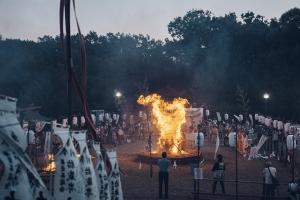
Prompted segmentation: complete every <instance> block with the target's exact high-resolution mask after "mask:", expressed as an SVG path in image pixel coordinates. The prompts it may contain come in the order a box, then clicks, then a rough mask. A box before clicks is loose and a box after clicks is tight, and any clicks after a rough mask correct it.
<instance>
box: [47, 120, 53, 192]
mask: <svg viewBox="0 0 300 200" xmlns="http://www.w3.org/2000/svg"><path fill="white" fill-rule="evenodd" d="M53 133H54V130H53V121H51V133H50V152H49V153H50V183H49V184H50V186H49V189H50V194H51V195H53V192H52V186H53V185H52V178H53V177H52V162H54V160H53V158H54V155H53V149H52V140H53ZM47 153H48V152H47Z"/></svg>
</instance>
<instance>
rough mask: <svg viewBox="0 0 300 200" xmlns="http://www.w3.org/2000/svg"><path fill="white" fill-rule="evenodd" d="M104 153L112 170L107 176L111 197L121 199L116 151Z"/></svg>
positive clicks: (121, 192)
mask: <svg viewBox="0 0 300 200" xmlns="http://www.w3.org/2000/svg"><path fill="white" fill-rule="evenodd" d="M106 154H107V156H108V157H109V160H110V163H111V166H112V170H111V172H110V174H109V176H108V188H109V190H110V194H111V199H118V200H123V191H122V186H121V180H120V172H119V165H118V160H117V152H115V151H109V152H107V153H106Z"/></svg>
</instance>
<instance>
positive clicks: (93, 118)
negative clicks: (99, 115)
mask: <svg viewBox="0 0 300 200" xmlns="http://www.w3.org/2000/svg"><path fill="white" fill-rule="evenodd" d="M91 117H92V120H93V123H94V124H95V123H96V116H95V115H94V114H91Z"/></svg>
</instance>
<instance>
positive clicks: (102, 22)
mask: <svg viewBox="0 0 300 200" xmlns="http://www.w3.org/2000/svg"><path fill="white" fill-rule="evenodd" d="M59 2H60V1H59V0H0V34H1V35H2V37H5V38H19V39H21V40H26V39H28V40H34V41H36V40H37V38H38V37H43V36H44V35H50V36H56V35H58V34H59ZM294 7H298V8H300V0H205V1H204V0H77V1H76V12H77V17H78V20H79V24H80V27H81V30H82V33H83V34H87V33H88V32H89V31H95V32H97V33H98V35H105V34H106V33H109V32H112V33H117V32H121V33H126V34H128V33H130V34H143V35H147V34H148V35H150V37H151V38H155V39H161V40H164V39H165V38H166V37H168V38H170V35H169V33H168V28H167V25H168V23H169V22H170V21H172V20H173V19H174V18H175V17H179V16H181V17H182V16H184V15H185V14H186V13H187V11H189V10H192V9H203V10H209V11H211V12H212V13H213V14H214V15H215V16H224V15H225V14H228V13H229V12H235V13H236V15H237V16H238V17H240V15H241V14H242V13H246V12H247V11H253V12H254V14H256V15H258V14H259V15H262V16H264V17H265V18H266V19H271V18H274V17H276V18H280V16H281V15H282V14H283V13H284V12H286V11H288V10H290V9H291V8H294ZM71 21H72V27H71V28H72V29H71V34H76V33H77V31H76V29H75V28H76V27H75V23H74V21H75V19H74V17H73V10H72V16H71Z"/></svg>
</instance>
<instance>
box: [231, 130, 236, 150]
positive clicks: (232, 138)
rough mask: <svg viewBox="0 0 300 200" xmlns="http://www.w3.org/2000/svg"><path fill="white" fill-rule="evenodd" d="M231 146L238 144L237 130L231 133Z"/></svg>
mask: <svg viewBox="0 0 300 200" xmlns="http://www.w3.org/2000/svg"><path fill="white" fill-rule="evenodd" d="M229 146H231V147H235V146H236V133H235V132H231V133H229Z"/></svg>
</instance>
